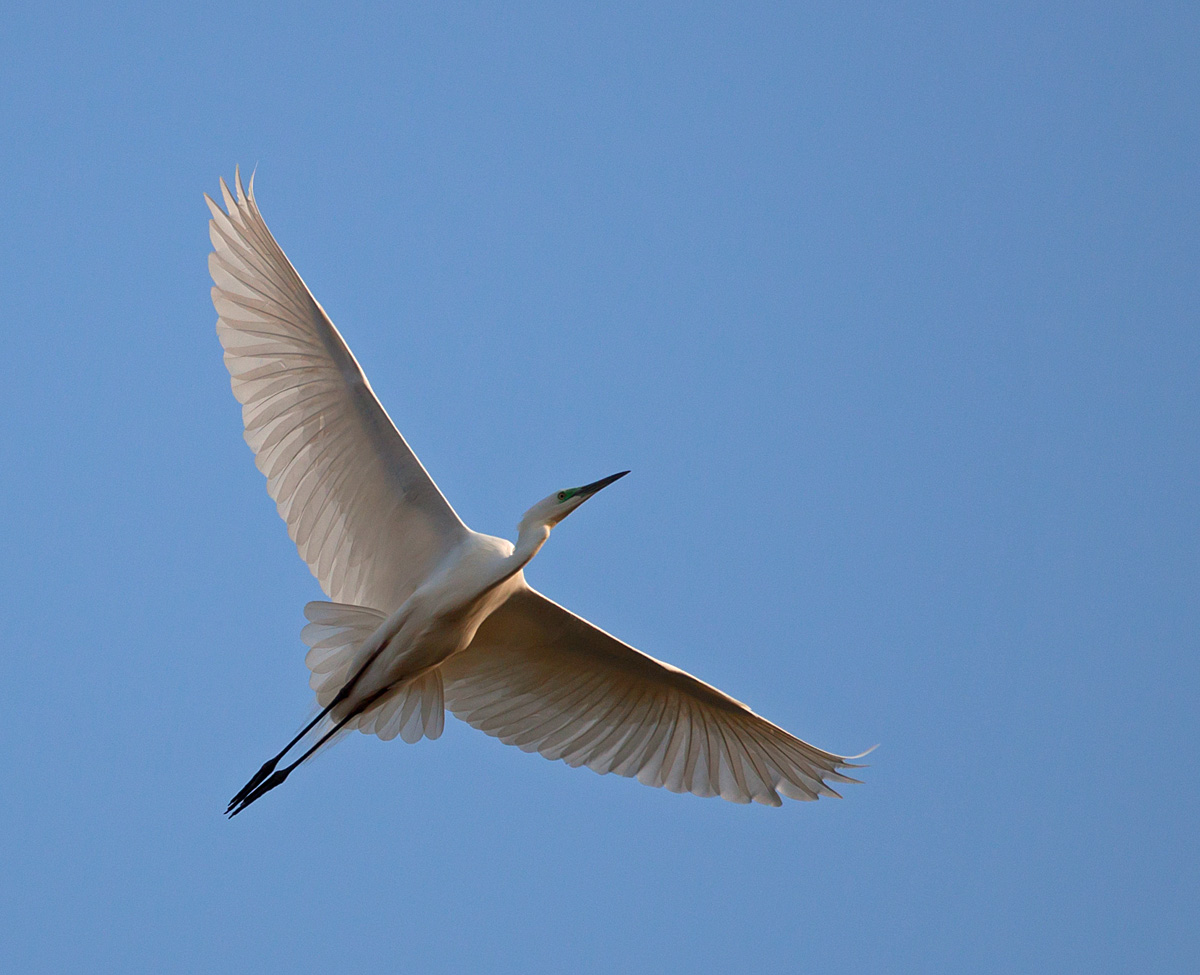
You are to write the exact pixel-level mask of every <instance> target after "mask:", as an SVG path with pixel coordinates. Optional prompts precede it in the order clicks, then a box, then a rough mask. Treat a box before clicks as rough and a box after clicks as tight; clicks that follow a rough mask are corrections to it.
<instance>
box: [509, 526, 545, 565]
mask: <svg viewBox="0 0 1200 975" xmlns="http://www.w3.org/2000/svg"><path fill="white" fill-rule="evenodd" d="M549 537H550V526H549V525H547V524H546V523H545V522H544V521H541V520H540V519H539V520H537V521H522V522H521V524H520V526H519V527H518V528H517V544H516V546H515V547H514V548H513V553H512V555H510V556H509V557H508V558H507V559H506V560H505V562H506V563H507V565H506V567H510V568H511V571H512V572H518V571H520V570H521V569H523V568H525V566H527V565H528V564H529V560H530V559H532V558H533V557H534V556H535V555H537V554H538V551H539V550H540V549H541V547H542V546H543V545H545V544H546V539H547V538H549Z"/></svg>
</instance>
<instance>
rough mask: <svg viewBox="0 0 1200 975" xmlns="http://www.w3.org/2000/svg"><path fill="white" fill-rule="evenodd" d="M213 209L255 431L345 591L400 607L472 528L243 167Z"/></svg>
mask: <svg viewBox="0 0 1200 975" xmlns="http://www.w3.org/2000/svg"><path fill="white" fill-rule="evenodd" d="M221 198H222V200H223V201H224V204H225V206H224V209H222V208H221V206H219V205H218V204H217V203H216V202H214V201H213V200H212V199H211V198H210V197H208V196H205V199H206V200H207V202H208V206H209V210H210V211H211V212H212V219H211V221H210V223H209V237H210V239H211V240H212V245H213V252H212V253H211V254H210V255H209V271H210V273H211V275H212V279H213V284H214V287H213V291H212V295H213V306H214V307H215V308H216V310H217V315H218V316H219V318H218V320H217V335H218V336H219V338H220V340H221V345H222V347H223V348H224V349H225V365H226V367H227V368H228V369H229V376H230V383H231V385H232V388H233V393H234V395H235V396H236V397H237V399H238V401H239V402H240V403H241V404H242V419H243V423H244V425H245V430H246V442H247V443H248V444H249V445H250V447H251V449H252V450H253V451H254V453H255V462H256V464H257V465H258V468H259V470H261V471H262V472H263V474H264V475H265V476H266V478H267V491H268V492H269V493H270V495H271V497H272V498H273V499H274V501H275V503H276V507H277V508H278V510H279V514H280V517H282V518H283V519H284V521H285V522H286V523H287V526H288V534H289V536H290V537H291V538H292V540H293V541H294V542H295V543H296V547H297V549H298V550H299V552H300V555H301V557H302V558H303V559H304V560H305V562H307V563H308V567H309V568H310V569H311V570H312V572H313V575H315V576H316V577H317V580H318V581H319V582H320V584H321V588H322V589H324V590H325V592H326V593H328V595H329V597H330V598H331V599H334V600H336V601H338V602H342V603H352V604H357V605H361V606H370V607H373V608H376V609H379V610H381V611H384V612H390V611H391V610H394V609H395V608H396V607H397V606H399V605H400V604H401V603H403V602H404V600H405V599H407V598H408V596H409V595H410V594H411V593H412V591H413V590H414V589H415V588H416V586H417V584H418V583H419V582H420V581H421V580H423V579H424V578H426V577H427V576H428V574H429V573H430V572H431V571H432V570H433V568H434V567H435V566H436V565H437V563H438V562H439V561H440V560H441V559H442V557H443V556H444V555H445V553H446V552H447V551H449V549H450V548H452V547H453V546H454V545H455V544H457V543H458V542H459V541H460V540H461V539H462V538H463V537H465V535H466V532H467V529H466V527H465V526H464V525H463V523H462V522H461V521H460V520H459V518H458V515H456V514H455V513H454V509H453V508H451V507H450V504H449V503H448V502H447V501H446V499H445V498H444V497H443V496H442V494H441V492H440V491H439V490H438V489H437V485H435V484H434V483H433V480H432V479H431V478H430V477H429V474H428V473H427V472H426V470H425V468H424V467H422V466H421V462H420V461H419V460H418V459H417V457H416V455H415V454H414V453H413V452H412V450H411V449H410V448H409V446H408V444H407V443H406V442H405V440H404V438H403V437H402V436H401V435H400V433H399V431H398V430H397V429H396V427H395V425H394V424H393V423H392V421H391V419H390V418H389V417H388V415H387V413H386V412H385V411H384V409H383V407H382V406H381V405H380V404H379V401H378V400H377V399H376V398H375V394H374V393H373V392H372V390H371V387H370V384H369V383H368V382H367V379H366V376H365V375H364V374H363V371H362V369H361V368H360V367H359V365H358V362H357V360H356V359H355V358H354V355H353V353H351V351H350V349H349V348H348V347H347V345H346V343H345V342H344V341H343V339H342V336H341V334H340V333H339V332H338V330H337V328H336V327H334V324H333V322H332V321H330V319H329V316H328V315H326V314H325V311H324V309H323V308H322V307H321V306H320V304H319V303H318V302H317V300H316V299H315V298H314V297H313V296H312V293H311V292H310V291H309V290H308V287H307V286H306V285H305V284H304V282H303V280H301V278H300V275H299V274H298V273H297V272H296V269H295V268H294V267H293V266H292V264H291V262H290V261H288V259H287V257H286V255H284V253H283V251H282V249H280V247H279V245H278V243H276V241H275V238H274V237H273V236H272V235H271V231H270V230H268V229H267V225H266V223H265V222H264V221H263V218H262V214H261V213H260V212H259V209H258V205H257V203H256V202H255V200H254V180H253V179H251V180H250V187H249V190H246V189H245V188H244V187H243V186H242V181H241V177H240V176H239V177H238V178H237V179H236V180H235V190H231V189H230V188H229V186H228V185H227V184H226V183H225V181H224V180H221Z"/></svg>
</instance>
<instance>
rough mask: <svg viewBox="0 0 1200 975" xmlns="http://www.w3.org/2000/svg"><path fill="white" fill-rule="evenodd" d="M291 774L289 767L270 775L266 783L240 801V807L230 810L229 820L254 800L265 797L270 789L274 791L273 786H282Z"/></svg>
mask: <svg viewBox="0 0 1200 975" xmlns="http://www.w3.org/2000/svg"><path fill="white" fill-rule="evenodd" d="M291 772H292V768H291V767H289V768H285V769H280V770H279V771H278V772H276V773H275V774H274V775H272V776H271V777H270V778H269V779H267V781H266V782H264V783H263V784H262V785H260V786H259V787H258V788H257V789H255V790H254V791H253V792H251V793H250V794H249V795H248V796H246V798H245V799H243V800H242V801H241V805H239V806H238V807H237V808H236V809H231V810H230V812H229V818H230V819H233V817H234V816H236V815H237V814H238V813H240V812H241V811H242V810H243V809H245V808H246V807H247V806H248V805H250V803H252V802H254V801H255V800H256V799H260V798H262V797H263V796H265V795H266V794H267V793H268V792H270V791H271V790H272V789H274V788H275V786H277V785H283V783H284V782H285V781H286V780H287V777H288V776H289V775H290V774H291Z"/></svg>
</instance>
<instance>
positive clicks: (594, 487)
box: [579, 471, 629, 499]
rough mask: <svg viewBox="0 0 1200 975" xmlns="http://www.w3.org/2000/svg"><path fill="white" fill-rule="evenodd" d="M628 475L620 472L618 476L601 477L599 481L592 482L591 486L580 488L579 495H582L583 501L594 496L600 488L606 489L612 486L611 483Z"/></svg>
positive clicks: (586, 485) (625, 472)
mask: <svg viewBox="0 0 1200 975" xmlns="http://www.w3.org/2000/svg"><path fill="white" fill-rule="evenodd" d="M628 473H629V471H621V473H620V474H610V475H609V476H608V477H602V478H600V480H598V481H593V482H592V483H591V484H585V485H584V486H583V487H581V488H580V489H579V493H580V494H581V495H583V497H584V498H585V499H586V498H590V497H591V496H592V495H593V494H595V493H596V492H597V491H599V490H600V489H601V488H606V487H608V486H609V485H610V484H612V482H613V481H619V480H620V479H621V478H623V477H624V476H625V475H626V474H628Z"/></svg>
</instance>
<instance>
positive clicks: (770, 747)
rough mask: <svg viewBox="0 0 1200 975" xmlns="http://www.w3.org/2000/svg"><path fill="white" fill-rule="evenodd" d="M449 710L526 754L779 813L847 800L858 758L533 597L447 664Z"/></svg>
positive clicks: (522, 598)
mask: <svg viewBox="0 0 1200 975" xmlns="http://www.w3.org/2000/svg"><path fill="white" fill-rule="evenodd" d="M441 670H442V676H443V679H444V681H445V697H446V705H447V706H448V707H449V708H450V710H451V711H453V712H454V713H455V714H456V715H457V716H458V717H460V718H462V719H463V720H464V721H466V722H468V723H469V724H471V725H473V726H475V727H476V728H479V729H481V730H482V731H485V732H486V733H487V734H489V735H492V736H494V737H496V738H499V739H500V740H501V741H503V742H505V743H506V744H512V745H516V746H517V747H519V748H521V749H523V750H525V751H537V752H540V753H541V754H542V755H544V756H546V757H547V758H550V759H559V760H562V761H564V762H566V763H567V764H569V765H572V766H579V765H586V766H588V767H589V768H591V769H593V770H594V771H596V772H599V773H601V774H604V773H607V772H615V773H617V774H618V775H624V776H628V777H636V778H637V779H638V780H639V781H641V782H643V783H645V784H647V785H653V786H660V787H666V788H668V789H670V790H672V791H673V792H684V791H687V792H693V793H695V794H696V795H701V796H713V795H720V796H721V797H722V798H725V799H728V800H731V801H733V802H750V801H754V802H760V803H765V804H767V805H772V806H778V805H780V803H781V802H782V799H781V798H780V796H781V795H783V796H787V797H788V798H792V799H816V798H818V796H821V795H827V796H836V795H837V793H836V792H834V791H833V789H832V788H830V787H829V786H828V785H826V784H825V780H826V779H830V780H834V781H839V782H854V781H857V780H855V779H851V778H850V777H849V776H847V775H844V774H843V773H842V772H841V771H840V770H841V769H846V768H856V767H858V766H855V765H853V764H852V763H851V762H850V760H849V759H847V758H846V757H844V756H841V755H835V754H833V753H831V752H826V751H823V750H822V749H820V748H815V747H814V746H812V745H810V744H808V743H807V742H804V741H801V740H800V739H799V738H795V737H793V736H792V735H789V734H788V733H787V732H786V731H784V730H783V729H782V728H780V727H778V726H777V725H774V724H772V723H771V722H769V721H767V720H766V719H764V718H762V717H760V716H759V715H757V714H755V713H754V712H753V711H751V710H750V709H749V708H748V707H746V706H745V705H744V704H741V703H740V702H738V701H735V700H734V699H733V698H731V697H729V696H728V695H726V694H723V693H722V692H721V691H719V690H717V689H716V688H715V687H712V686H710V685H708V684H705V683H704V682H703V681H700V680H697V679H696V678H695V677H692V676H691V675H690V674H687V673H684V672H683V671H682V670H679V669H678V668H676V667H672V666H670V665H669V664H665V663H662V662H660V661H658V660H655V659H654V658H652V657H649V656H647V655H646V654H644V653H641V652H639V651H637V650H635V649H634V648H633V647H631V646H629V645H627V644H625V643H622V642H621V641H620V640H617V639H616V638H615V637H612V636H610V635H609V634H607V633H605V632H604V631H603V630H600V629H598V628H596V627H594V626H592V625H591V624H590V623H588V622H587V621H586V620H583V619H580V618H579V617H578V616H575V615H574V614H573V613H570V612H569V611H567V610H565V609H563V608H562V607H561V606H559V605H558V604H557V603H554V602H552V601H551V600H549V599H547V598H546V597H545V596H543V595H541V594H540V593H538V592H535V591H534V590H532V589H528V588H525V589H521V590H519V591H518V592H516V593H515V594H514V595H513V596H511V597H510V598H509V599H508V601H507V602H506V603H505V604H504V605H503V606H501V607H500V609H498V610H497V611H496V612H495V613H493V614H492V615H491V616H490V617H489V618H488V619H487V620H486V621H485V622H484V624H483V626H482V627H481V628H480V630H479V633H478V634H477V635H476V637H475V641H474V642H473V643H472V644H471V646H470V647H469V648H468V649H467V650H466V651H464V652H463V653H461V654H459V655H458V656H455V657H452V658H451V659H450V660H448V661H447V662H446V663H445V664H443V665H442V668H441Z"/></svg>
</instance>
